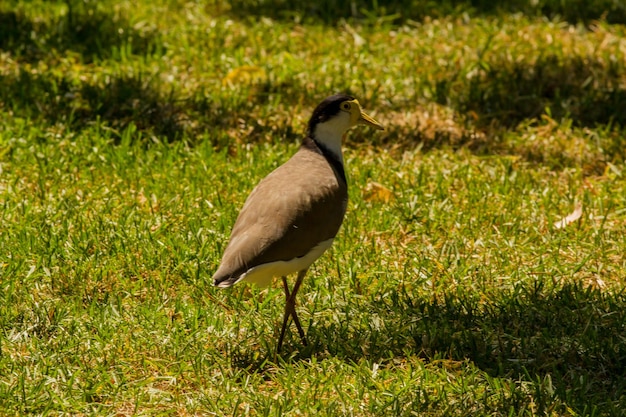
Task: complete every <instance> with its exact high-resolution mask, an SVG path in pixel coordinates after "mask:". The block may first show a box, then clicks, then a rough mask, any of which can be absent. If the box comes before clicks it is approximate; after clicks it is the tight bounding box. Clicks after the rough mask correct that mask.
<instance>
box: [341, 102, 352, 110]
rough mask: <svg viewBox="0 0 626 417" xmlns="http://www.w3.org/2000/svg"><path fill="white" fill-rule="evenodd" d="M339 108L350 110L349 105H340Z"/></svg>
mask: <svg viewBox="0 0 626 417" xmlns="http://www.w3.org/2000/svg"><path fill="white" fill-rule="evenodd" d="M341 108H342V109H344V110H350V103H343V104H342V105H341Z"/></svg>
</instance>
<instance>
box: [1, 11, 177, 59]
mask: <svg viewBox="0 0 626 417" xmlns="http://www.w3.org/2000/svg"><path fill="white" fill-rule="evenodd" d="M34 3H35V4H38V5H39V7H41V8H43V9H45V10H46V17H45V19H40V18H36V17H35V16H32V15H30V14H29V13H28V11H27V10H28V8H27V7H26V6H25V5H24V4H23V3H21V2H19V1H9V2H7V3H6V4H5V6H4V7H3V10H2V11H0V49H2V50H5V51H10V52H11V54H12V55H13V56H14V57H16V58H18V59H20V60H23V61H27V62H36V61H39V60H42V59H46V58H50V56H51V55H54V54H56V53H61V54H63V53H68V52H72V53H76V54H78V55H80V56H81V57H82V59H83V61H84V62H93V61H97V60H102V59H107V58H110V57H112V56H120V55H125V54H137V55H151V54H154V53H159V54H162V53H163V52H164V50H165V48H164V47H163V45H162V44H161V43H160V42H159V41H158V36H157V32H156V30H155V28H154V27H146V25H137V24H135V25H131V24H130V23H129V22H128V21H127V20H126V19H125V18H124V17H122V16H119V15H117V16H116V15H115V13H114V11H113V10H111V9H110V8H108V9H107V8H106V7H105V6H104V5H100V4H99V2H95V1H75V0H68V1H63V2H62V1H50V2H47V3H44V4H45V6H44V4H42V3H40V2H34Z"/></svg>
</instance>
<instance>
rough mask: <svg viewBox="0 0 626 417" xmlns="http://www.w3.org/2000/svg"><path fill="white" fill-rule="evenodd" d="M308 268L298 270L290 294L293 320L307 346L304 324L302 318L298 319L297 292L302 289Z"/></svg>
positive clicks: (303, 342)
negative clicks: (301, 322)
mask: <svg viewBox="0 0 626 417" xmlns="http://www.w3.org/2000/svg"><path fill="white" fill-rule="evenodd" d="M306 272H307V270H306V269H305V270H303V271H300V272H298V279H297V280H296V283H295V284H294V286H293V290H292V291H291V295H290V296H289V301H290V302H289V304H290V308H291V316H292V317H293V322H294V323H295V324H296V327H297V328H298V334H299V335H300V340H302V344H303V345H304V346H307V342H306V337H305V336H304V330H303V329H302V325H301V324H300V319H298V313H296V293H297V292H298V290H299V289H300V284H302V281H303V280H304V276H305V275H306Z"/></svg>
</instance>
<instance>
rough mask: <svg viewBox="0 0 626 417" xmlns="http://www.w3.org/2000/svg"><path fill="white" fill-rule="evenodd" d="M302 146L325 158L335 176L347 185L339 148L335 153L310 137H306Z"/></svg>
mask: <svg viewBox="0 0 626 417" xmlns="http://www.w3.org/2000/svg"><path fill="white" fill-rule="evenodd" d="M302 146H303V147H305V148H308V149H310V150H313V151H314V152H318V153H320V154H322V155H323V156H324V158H326V161H328V164H329V165H330V166H331V167H332V168H333V171H335V173H336V174H337V177H338V178H339V179H341V181H343V182H344V184H346V185H347V184H348V181H347V179H346V171H345V169H344V166H343V158H342V156H341V146H340V147H339V149H338V152H339V153H337V151H333V150H331V149H330V148H329V147H328V146H327V145H326V144H325V143H322V142H320V141H318V140H316V139H314V138H313V137H312V135H309V136H307V137H306V138H305V139H304V141H303V142H302Z"/></svg>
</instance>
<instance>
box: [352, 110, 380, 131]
mask: <svg viewBox="0 0 626 417" xmlns="http://www.w3.org/2000/svg"><path fill="white" fill-rule="evenodd" d="M358 123H359V124H362V125H368V126H372V127H373V128H376V129H378V130H385V128H384V127H383V125H381V124H380V123H378V122H377V121H376V120H374V119H373V118H372V117H371V116H369V115H367V114H365V113H364V112H363V111H362V110H361V116H360V117H359V121H358Z"/></svg>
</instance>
